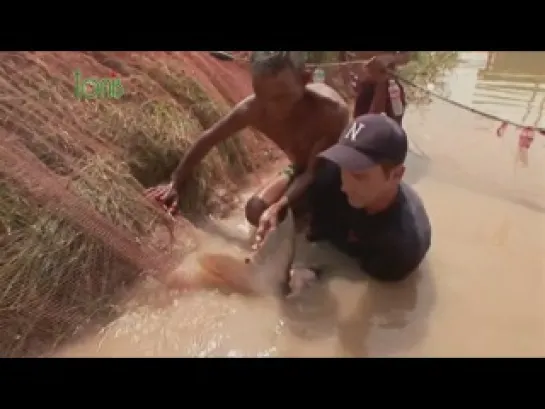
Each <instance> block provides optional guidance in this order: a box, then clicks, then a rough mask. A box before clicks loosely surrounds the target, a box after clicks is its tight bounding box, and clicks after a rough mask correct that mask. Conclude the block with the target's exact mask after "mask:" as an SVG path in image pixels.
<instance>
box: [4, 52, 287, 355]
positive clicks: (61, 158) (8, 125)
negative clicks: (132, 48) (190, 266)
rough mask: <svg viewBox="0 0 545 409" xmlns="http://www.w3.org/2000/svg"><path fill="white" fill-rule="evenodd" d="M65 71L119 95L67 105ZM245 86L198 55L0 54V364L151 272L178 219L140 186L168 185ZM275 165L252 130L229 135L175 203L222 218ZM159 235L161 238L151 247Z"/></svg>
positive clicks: (68, 329) (109, 304) (231, 70)
mask: <svg viewBox="0 0 545 409" xmlns="http://www.w3.org/2000/svg"><path fill="white" fill-rule="evenodd" d="M76 72H77V73H78V75H79V79H80V81H81V80H82V79H83V78H97V79H104V78H110V79H113V80H116V81H119V84H121V85H120V86H119V87H121V88H122V91H123V92H122V95H114V94H104V95H102V97H101V98H97V99H85V98H78V96H77V95H76V94H77V92H78V91H77V89H78V84H76V81H77V78H76V76H75V74H76ZM119 87H118V88H119ZM80 91H81V89H80ZM250 91H251V84H250V80H249V76H248V72H247V70H246V69H245V68H244V67H243V66H242V65H240V64H239V63H234V62H219V61H217V60H215V59H214V58H212V57H210V56H209V55H208V54H207V53H198V52H183V53H182V52H179V53H176V52H150V53H128V52H107V53H103V52H77V53H75V52H70V53H68V52H19V53H7V54H6V55H3V56H2V59H1V60H0V92H1V93H2V95H3V98H2V100H1V101H0V109H1V114H0V118H1V119H2V121H1V123H0V132H1V133H2V135H1V136H0V138H1V139H2V141H3V143H2V144H1V145H0V282H1V286H0V287H1V288H2V295H1V296H0V311H1V312H0V325H1V326H2V329H3V333H2V337H1V338H0V356H4V357H6V356H25V355H34V354H37V353H42V352H44V351H45V350H48V349H49V348H50V347H51V346H54V345H56V344H58V343H60V342H62V341H64V340H65V339H67V338H69V337H71V336H72V335H73V334H74V333H75V332H77V331H78V330H79V329H80V328H81V327H82V326H85V325H84V324H85V323H86V322H88V321H90V320H92V319H93V318H96V317H107V316H110V315H111V314H112V313H113V312H114V310H115V308H114V305H115V302H114V301H113V300H114V298H115V295H116V294H117V293H118V292H119V289H120V288H124V287H126V286H127V285H129V284H130V283H131V282H133V281H134V280H135V278H136V277H138V275H139V274H140V273H141V272H142V271H143V270H145V269H148V268H150V266H151V267H153V268H154V269H157V270H158V269H161V268H162V266H163V265H164V263H165V262H166V261H165V260H168V259H169V256H171V252H170V249H171V248H172V246H170V245H168V243H167V242H166V241H165V240H167V239H168V237H170V236H169V235H168V234H167V233H166V232H168V231H170V232H172V230H173V228H174V227H175V226H176V225H177V224H180V223H179V222H178V223H175V224H173V223H172V221H170V220H167V219H166V218H165V216H164V214H162V213H161V212H160V211H158V210H157V209H155V208H154V206H153V205H152V204H150V203H148V202H147V201H146V200H144V199H143V198H142V191H143V188H144V187H148V186H152V185H155V184H157V183H160V182H163V181H165V180H167V179H168V178H169V175H170V174H171V172H172V171H173V169H174V167H175V166H176V164H177V162H178V160H179V158H180V156H181V155H182V154H183V152H184V149H186V148H187V146H188V145H189V144H190V143H191V142H192V141H193V140H194V138H195V137H196V136H198V135H199V133H200V132H201V131H202V130H203V129H206V128H208V127H209V126H210V125H211V124H213V123H214V122H215V121H217V119H218V118H220V117H221V116H222V115H223V114H224V113H225V112H227V110H228V109H229V108H230V106H232V105H233V104H235V103H236V102H238V101H240V100H241V99H242V98H244V97H245V96H247V95H248V94H249V93H250ZM277 157H278V152H277V151H276V150H275V148H274V147H273V146H271V144H270V143H268V142H267V141H266V140H264V139H263V138H262V137H261V136H260V135H257V134H255V133H253V132H251V131H244V132H242V133H241V134H240V135H236V136H235V137H234V138H231V139H230V140H229V141H227V142H225V143H223V144H221V145H220V146H218V147H217V148H216V149H215V150H214V152H213V153H212V154H210V155H208V157H207V158H206V160H205V161H204V163H203V164H202V165H201V166H200V167H199V169H198V170H197V171H196V172H195V175H194V180H193V183H190V184H189V186H190V187H189V188H188V191H187V192H185V194H184V201H183V203H184V204H183V206H184V208H185V209H186V210H187V211H194V212H201V213H204V212H206V213H216V214H218V213H219V214H224V213H226V212H227V211H228V210H229V209H230V208H231V207H232V203H233V198H235V196H236V195H235V192H236V191H237V185H238V184H239V183H240V181H241V178H243V177H244V176H245V175H247V174H248V173H250V172H255V171H257V170H259V169H260V168H262V167H263V166H265V165H266V164H267V163H270V162H271V161H273V160H274V159H275V158H277ZM158 229H160V230H162V231H164V234H161V235H160V238H161V239H160V240H148V239H147V238H148V237H150V233H151V232H157V231H158ZM163 238H164V240H163ZM176 238H177V239H178V240H177V244H176V246H175V248H177V249H179V250H180V252H181V253H183V252H184V249H185V248H188V247H191V246H192V244H191V243H192V240H191V235H190V234H189V233H188V232H187V231H186V230H184V229H183V228H182V230H181V233H180V232H179V234H176Z"/></svg>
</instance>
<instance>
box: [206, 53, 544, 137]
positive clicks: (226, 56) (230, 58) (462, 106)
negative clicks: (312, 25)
mask: <svg viewBox="0 0 545 409" xmlns="http://www.w3.org/2000/svg"><path fill="white" fill-rule="evenodd" d="M210 55H212V56H213V57H215V58H217V59H219V60H222V61H241V62H245V63H247V62H248V59H246V58H237V57H235V56H234V55H232V54H230V53H227V52H225V51H211V52H210ZM367 61H368V60H352V61H341V62H325V63H312V64H307V66H308V67H310V68H319V67H334V66H347V65H357V64H365V63H366V62H367ZM390 74H391V75H392V76H394V77H395V78H396V79H398V80H399V81H401V82H403V83H405V84H407V85H409V86H411V87H414V88H416V89H418V90H419V91H422V92H424V93H426V94H428V95H431V96H433V97H435V98H437V99H440V100H441V101H444V102H446V103H448V104H450V105H453V106H455V107H458V108H460V109H464V110H466V111H469V112H472V113H474V114H476V115H480V116H483V117H485V118H488V119H491V120H493V121H497V122H500V123H501V125H500V127H499V128H498V130H497V134H498V136H501V134H502V133H503V132H504V131H505V128H506V127H507V126H508V125H511V126H514V127H516V128H520V129H525V130H535V131H537V132H539V133H540V134H541V135H545V128H538V127H535V126H528V125H524V124H521V123H519V122H515V121H511V120H509V119H504V118H501V117H499V116H497V115H494V114H490V113H488V112H484V111H481V110H478V109H475V108H473V107H470V106H468V105H465V104H462V103H460V102H457V101H454V100H452V99H450V98H448V97H445V96H443V95H441V94H438V93H436V92H433V91H432V90H430V89H428V88H426V87H423V86H421V85H418V84H415V83H414V82H412V81H410V80H408V79H406V78H404V77H403V76H402V75H400V74H399V73H397V72H393V71H390Z"/></svg>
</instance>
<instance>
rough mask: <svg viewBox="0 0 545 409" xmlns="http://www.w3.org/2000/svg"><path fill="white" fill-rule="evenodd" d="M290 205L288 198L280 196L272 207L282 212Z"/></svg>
mask: <svg viewBox="0 0 545 409" xmlns="http://www.w3.org/2000/svg"><path fill="white" fill-rule="evenodd" d="M289 204H290V201H289V198H288V196H286V195H284V196H282V197H281V198H280V199H279V200H278V201H277V202H276V203H275V204H274V205H275V207H276V208H277V209H278V210H282V209H283V208H285V207H287V206H288V205H289Z"/></svg>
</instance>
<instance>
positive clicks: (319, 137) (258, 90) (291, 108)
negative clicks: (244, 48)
mask: <svg viewBox="0 0 545 409" xmlns="http://www.w3.org/2000/svg"><path fill="white" fill-rule="evenodd" d="M250 61H251V72H252V85H253V89H254V94H252V95H250V96H249V97H247V98H246V99H244V100H243V101H241V102H240V103H238V104H237V105H236V106H235V107H234V109H233V110H232V111H231V112H230V113H229V114H227V115H226V116H225V117H224V118H222V119H221V120H220V121H219V122H218V123H216V124H215V125H214V126H212V127H211V128H209V129H207V130H206V131H205V132H204V133H203V134H202V136H201V137H200V138H198V140H197V141H196V142H195V143H194V144H193V146H192V147H191V148H190V149H189V150H188V151H187V153H186V154H185V156H184V158H183V159H182V160H181V162H180V164H179V166H178V167H177V169H176V170H175V172H174V174H173V178H172V182H171V183H170V184H168V185H163V186H159V187H156V188H152V189H150V190H149V191H148V195H152V196H154V197H155V198H157V199H159V200H160V201H161V202H162V203H163V204H164V205H166V206H168V207H169V208H170V209H171V211H173V210H175V209H176V208H177V201H178V192H180V191H181V190H182V188H183V185H184V182H185V181H186V180H187V178H188V176H189V175H190V174H191V172H192V170H193V168H194V167H195V166H196V165H197V164H198V163H199V162H200V161H201V160H202V159H203V158H204V156H206V154H207V153H208V152H210V150H211V149H212V148H213V147H214V146H215V145H216V144H218V143H219V142H221V141H223V140H225V139H227V138H228V137H230V136H231V135H233V134H235V133H236V132H238V131H240V130H242V129H244V128H246V127H252V128H254V129H256V130H258V131H260V132H262V133H263V134H264V135H265V136H267V137H268V138H269V139H270V140H271V141H273V142H274V143H275V144H276V145H277V146H278V147H279V148H280V149H281V150H282V151H283V152H284V153H285V154H286V155H287V157H288V158H289V159H290V161H291V164H290V166H289V167H288V168H286V169H285V170H283V171H282V172H281V173H280V174H279V175H277V176H276V177H275V178H273V180H271V181H270V182H269V183H268V184H267V185H266V186H265V187H263V188H262V189H261V190H260V191H258V192H257V193H256V194H255V195H254V196H253V197H252V198H251V199H250V200H249V201H248V202H247V203H246V208H245V213H246V218H247V220H248V222H249V223H250V224H252V225H253V226H258V225H259V224H260V223H261V224H262V225H263V226H264V228H265V229H268V228H270V227H274V226H275V225H276V223H277V215H278V214H279V213H280V212H281V211H282V210H283V209H285V208H286V207H287V206H293V204H294V203H296V202H298V201H299V200H300V199H301V198H302V197H303V196H304V193H305V191H306V189H307V187H308V186H309V185H310V183H311V181H312V179H313V176H314V173H313V172H314V161H315V160H316V156H317V155H318V153H320V152H321V151H323V150H325V149H327V148H329V147H330V146H332V145H333V144H335V142H336V141H337V140H338V138H339V135H340V134H341V132H342V131H343V129H344V128H345V127H346V125H347V124H348V122H349V119H350V113H349V110H348V107H347V105H346V103H345V101H344V100H343V99H342V97H341V96H340V95H339V94H338V93H337V92H336V91H335V90H333V89H332V88H331V87H329V86H327V85H325V84H311V83H309V81H310V74H309V73H308V72H306V71H305V63H304V57H303V54H302V53H301V52H296V51H256V52H253V54H252V56H251V60H250Z"/></svg>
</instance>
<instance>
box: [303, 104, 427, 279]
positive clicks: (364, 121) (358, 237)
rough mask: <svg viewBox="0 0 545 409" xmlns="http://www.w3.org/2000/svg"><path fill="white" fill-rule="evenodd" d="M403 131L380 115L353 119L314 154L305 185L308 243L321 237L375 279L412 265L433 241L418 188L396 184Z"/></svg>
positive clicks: (399, 275)
mask: <svg viewBox="0 0 545 409" xmlns="http://www.w3.org/2000/svg"><path fill="white" fill-rule="evenodd" d="M407 148H408V146H407V135H406V134H405V131H404V130H403V129H402V128H401V126H399V125H398V124H397V123H396V122H395V121H394V120H392V119H391V118H388V117H387V116H385V115H380V114H367V115H362V116H360V117H358V118H356V119H355V120H354V121H353V122H352V123H351V124H350V125H348V127H347V128H346V129H345V130H344V131H343V133H342V135H341V137H340V139H339V141H338V143H337V144H336V145H334V146H332V147H331V148H329V149H327V150H326V151H324V152H322V153H321V154H320V155H319V156H320V157H321V158H323V159H324V160H323V161H322V162H321V163H319V164H318V169H317V170H316V178H315V182H314V183H313V185H312V186H311V188H310V192H309V194H310V198H311V206H312V210H311V223H310V230H309V233H308V235H307V238H308V240H309V241H320V240H327V241H330V242H331V243H332V244H333V245H335V246H336V247H337V248H339V249H340V250H341V251H343V252H345V253H347V254H349V255H351V256H353V257H356V258H358V260H359V261H360V264H361V267H362V269H363V270H364V271H365V272H366V273H367V274H369V275H370V276H371V277H373V278H375V279H377V280H381V281H399V280H402V279H404V278H406V277H407V276H408V275H409V274H410V273H411V272H412V271H414V270H415V269H416V268H417V267H418V265H419V264H420V263H421V261H422V260H423V258H424V256H425V255H426V253H427V251H428V249H429V247H430V242H431V227H430V222H429V219H428V215H427V213H426V210H425V208H424V205H423V203H422V201H421V199H420V197H419V196H418V194H417V193H416V192H415V191H414V190H413V189H412V188H411V187H410V186H409V185H407V184H405V183H404V182H402V177H403V174H404V171H405V166H404V161H405V157H406V156H407Z"/></svg>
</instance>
